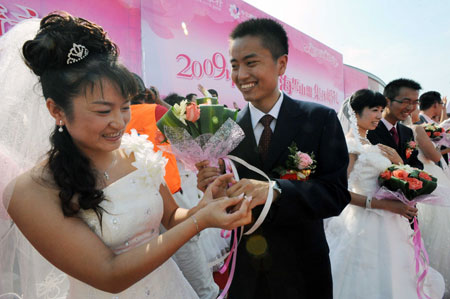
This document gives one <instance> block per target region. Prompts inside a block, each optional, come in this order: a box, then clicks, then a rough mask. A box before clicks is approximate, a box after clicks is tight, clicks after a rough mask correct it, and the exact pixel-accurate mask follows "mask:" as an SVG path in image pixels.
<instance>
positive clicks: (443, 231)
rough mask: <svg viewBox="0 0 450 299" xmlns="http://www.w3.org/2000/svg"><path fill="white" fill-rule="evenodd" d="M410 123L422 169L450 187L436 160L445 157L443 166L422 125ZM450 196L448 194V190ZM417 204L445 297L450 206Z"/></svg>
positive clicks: (448, 293)
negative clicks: (443, 282) (441, 277)
mask: <svg viewBox="0 0 450 299" xmlns="http://www.w3.org/2000/svg"><path fill="white" fill-rule="evenodd" d="M418 119H419V110H418V109H417V108H416V110H415V111H413V112H412V113H411V121H412V123H415V122H417V121H418ZM410 127H411V129H413V132H414V136H415V139H416V141H417V144H418V150H419V155H418V158H419V160H420V162H422V163H423V169H424V170H425V171H427V172H428V173H430V174H431V175H433V176H434V177H435V178H437V182H438V185H441V186H446V187H450V179H449V177H448V176H447V174H446V172H444V170H443V169H442V168H441V167H439V166H437V165H436V164H435V162H439V161H442V162H441V163H442V165H443V166H444V167H445V166H446V165H447V164H444V163H445V161H444V159H443V158H442V155H441V153H440V152H439V150H437V149H436V147H435V145H434V144H433V143H432V142H431V140H430V138H429V137H428V135H427V134H426V132H425V130H424V128H423V127H422V126H420V125H412V124H410ZM447 167H448V166H447ZM447 198H449V195H448V194H447ZM417 207H418V209H419V217H418V219H419V223H420V229H421V231H422V237H423V240H424V243H425V246H426V248H427V251H428V255H429V257H430V265H431V266H433V267H434V268H436V270H438V271H439V272H440V273H442V275H443V276H444V280H445V298H450V266H449V265H450V253H449V252H448V250H447V248H448V244H450V227H449V225H448V223H449V222H448V221H449V217H450V207H440V206H434V205H427V204H418V205H417Z"/></svg>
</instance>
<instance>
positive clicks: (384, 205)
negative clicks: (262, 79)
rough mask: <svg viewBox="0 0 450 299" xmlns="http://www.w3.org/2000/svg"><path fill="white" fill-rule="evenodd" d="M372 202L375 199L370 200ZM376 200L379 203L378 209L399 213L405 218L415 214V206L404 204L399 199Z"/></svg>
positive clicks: (416, 210) (410, 217)
mask: <svg viewBox="0 0 450 299" xmlns="http://www.w3.org/2000/svg"><path fill="white" fill-rule="evenodd" d="M374 202H375V201H372V203H374ZM377 202H378V203H379V204H380V209H383V210H386V211H390V212H392V213H395V214H399V215H401V216H403V217H405V218H408V219H412V218H413V217H415V216H417V212H418V209H417V208H415V207H411V206H408V205H405V204H404V203H402V202H401V201H395V200H377Z"/></svg>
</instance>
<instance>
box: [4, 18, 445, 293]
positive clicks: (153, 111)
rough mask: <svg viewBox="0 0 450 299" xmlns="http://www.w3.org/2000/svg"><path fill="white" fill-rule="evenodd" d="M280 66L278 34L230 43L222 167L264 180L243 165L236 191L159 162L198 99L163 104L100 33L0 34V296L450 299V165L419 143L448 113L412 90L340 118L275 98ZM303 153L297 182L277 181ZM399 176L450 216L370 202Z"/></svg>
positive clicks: (253, 33) (365, 98) (41, 26)
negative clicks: (416, 183)
mask: <svg viewBox="0 0 450 299" xmlns="http://www.w3.org/2000/svg"><path fill="white" fill-rule="evenodd" d="M288 52H289V48H288V37H287V34H286V32H285V30H284V28H283V27H282V26H281V25H280V24H279V23H277V22H275V21H273V20H270V19H251V20H248V21H245V22H243V23H240V24H239V25H238V26H236V28H235V29H234V30H233V31H232V32H231V34H230V58H231V60H230V61H231V67H232V70H231V77H232V80H233V82H234V83H235V84H236V87H237V88H238V89H239V91H240V92H241V93H242V96H243V98H244V99H245V100H246V101H247V102H248V104H246V105H245V106H244V107H241V108H240V107H238V106H237V104H236V102H234V106H235V107H234V108H235V109H238V110H239V114H238V117H237V119H236V122H237V124H238V125H239V126H240V127H241V128H242V130H243V131H244V133H245V137H244V139H243V140H242V142H241V143H240V144H239V145H238V146H237V147H236V148H235V149H234V150H233V151H232V152H231V153H230V154H232V155H234V156H236V157H238V158H240V159H242V160H243V161H245V162H246V163H248V164H250V165H252V166H254V167H256V168H258V169H260V170H262V171H263V172H264V173H265V174H266V175H267V176H268V177H269V178H270V181H267V180H266V179H265V178H264V177H263V176H261V175H260V174H258V173H255V172H254V171H252V170H251V169H249V168H248V167H247V166H245V165H244V164H242V165H241V164H238V165H236V169H235V172H237V174H238V175H239V178H240V180H236V179H235V177H234V176H233V175H232V174H225V169H224V167H222V166H223V161H219V163H218V164H219V165H220V166H219V167H214V166H212V165H215V164H216V163H211V161H206V160H205V161H202V162H199V163H198V164H197V165H196V167H197V172H194V171H192V170H190V169H187V168H186V167H185V166H184V165H183V163H182V162H181V161H180V160H179V159H178V158H177V157H176V156H175V155H173V154H171V153H170V151H164V152H163V151H161V149H160V148H159V146H160V141H159V140H158V134H157V126H156V123H157V121H158V120H159V119H161V117H162V116H163V115H164V114H165V113H166V112H167V111H168V109H171V107H172V106H174V105H175V104H180V103H181V101H183V100H187V101H188V102H195V101H196V99H197V98H198V97H199V96H198V95H197V94H196V93H188V94H186V96H181V95H178V94H176V93H171V94H169V95H167V96H165V97H163V98H161V95H160V93H159V91H158V89H157V87H155V86H150V87H147V86H146V85H145V83H144V82H143V80H142V79H141V78H140V77H139V76H138V75H137V74H133V73H131V72H130V71H128V69H127V68H126V67H125V66H123V65H121V64H120V63H119V62H118V49H117V46H116V45H115V44H114V42H113V41H111V40H110V39H109V38H108V37H107V35H106V33H105V31H104V30H103V29H102V27H100V26H99V25H97V24H94V23H92V22H90V21H88V20H84V19H82V18H78V17H75V16H71V15H69V14H67V13H62V12H61V13H52V14H49V15H48V16H46V17H44V18H43V19H42V20H37V19H34V20H28V21H24V22H22V23H20V24H18V25H16V26H15V27H14V28H13V29H11V30H10V31H9V32H8V33H7V34H5V35H4V36H2V37H1V38H0V62H1V64H0V65H1V68H0V73H1V75H2V78H4V79H3V81H2V83H0V85H1V90H2V92H3V94H4V97H3V102H4V106H3V109H2V110H3V112H2V113H1V114H0V116H1V117H0V128H1V130H0V131H2V132H4V133H2V135H0V162H1V163H0V169H1V173H2V178H0V192H1V193H2V194H3V200H2V202H3V205H1V207H0V298H183V299H184V298H217V297H220V298H224V297H227V298H231V299H239V298H243V299H244V298H245V299H248V298H327V299H328V298H341V299H348V298H373V299H388V298H392V299H397V298H399V299H406V298H408V299H409V298H450V253H449V252H448V250H447V249H448V246H447V245H448V244H450V225H449V222H448V219H449V217H450V198H449V197H450V195H449V194H450V192H449V191H450V171H449V169H448V157H447V156H448V153H449V152H450V149H448V148H445V147H436V145H435V144H434V143H433V142H432V140H431V139H430V137H429V136H428V135H427V133H426V131H425V130H424V127H423V124H424V123H430V124H439V125H440V126H442V127H443V128H446V129H447V128H449V127H450V120H449V119H448V115H447V111H446V104H447V99H446V97H441V95H440V94H439V93H438V92H436V91H428V92H424V93H422V94H421V95H420V97H419V94H420V91H421V89H422V88H421V86H420V84H419V83H417V82H415V81H414V80H410V79H403V78H402V79H397V80H393V81H391V82H389V83H388V84H387V85H386V86H385V88H384V92H383V94H381V93H379V92H374V91H371V90H368V89H361V90H358V91H356V92H355V93H354V94H353V95H352V96H351V97H350V98H349V99H346V100H345V101H344V102H343V105H342V107H341V109H340V111H339V113H338V114H337V113H336V112H335V111H334V110H333V109H331V108H328V107H325V106H323V105H320V104H316V103H311V102H305V101H301V100H296V99H292V98H290V97H289V96H288V95H286V94H284V93H282V92H281V91H280V90H279V86H278V78H279V76H281V75H283V74H284V73H285V71H286V68H287V64H288ZM198 91H199V92H200V97H215V98H218V97H219V94H218V92H217V91H216V90H214V89H206V88H205V87H203V86H202V85H198ZM239 108H240V109H239ZM411 142H413V143H414V144H415V145H416V147H414V148H412V149H411V147H410V144H411ZM293 146H295V148H296V149H297V150H298V151H299V152H297V153H299V154H305V153H307V155H306V156H308V157H309V158H310V164H309V167H310V168H309V172H307V173H306V174H305V175H304V177H295V178H286V177H284V176H280V174H279V169H280V167H285V166H286V165H287V166H288V167H289V163H288V164H287V163H286V162H287V161H289V159H291V158H292V157H291V154H292V153H291V152H290V150H291V149H292V148H293ZM214 162H217V161H214ZM392 164H396V165H409V166H411V167H416V168H418V169H423V170H425V171H426V172H427V173H429V174H431V175H432V176H434V177H436V178H437V184H438V188H436V190H435V191H434V193H433V194H434V195H435V196H437V197H440V198H441V199H442V200H441V202H442V203H444V204H443V205H444V207H442V206H433V205H426V204H418V205H415V206H413V205H406V204H404V203H402V202H401V201H395V200H387V199H382V198H377V197H376V195H375V194H376V191H377V190H378V189H379V185H378V176H379V175H380V173H382V172H383V171H384V170H385V169H386V168H387V167H389V166H390V165H392ZM288 170H289V169H288ZM270 196H272V197H270ZM445 205H446V206H445ZM261 215H265V219H264V221H263V222H262V223H261V225H260V226H259V227H258V229H256V231H255V232H253V233H252V234H245V235H244V234H243V231H245V230H246V229H247V225H250V224H252V223H254V222H255V219H259V218H260V216H261ZM414 218H417V219H418V222H419V224H420V229H421V234H422V237H423V240H424V244H425V246H424V247H425V249H426V252H428V257H429V265H428V263H425V265H422V266H420V267H419V266H418V265H417V264H416V262H417V258H418V254H419V255H420V252H419V253H418V252H417V246H416V244H414V243H413V235H414V234H415V232H414V231H413V229H412V226H411V221H412V219H414ZM231 230H234V231H233V234H232V235H228V234H224V232H226V231H231ZM422 249H423V248H422ZM230 251H232V252H230ZM227 253H230V254H231V255H230V257H231V256H232V257H233V258H232V262H231V263H232V264H233V266H232V267H228V269H227V272H226V273H225V281H220V283H219V279H218V277H220V275H219V274H218V270H219V268H220V267H221V266H223V265H224V264H227V263H228V262H225V261H224V259H225V257H226V255H227ZM428 257H427V259H428ZM419 268H420V269H419ZM230 269H231V270H230ZM422 274H423V277H422V276H421V275H422ZM222 278H223V277H222ZM227 279H228V280H227ZM223 289H225V290H224V291H223Z"/></svg>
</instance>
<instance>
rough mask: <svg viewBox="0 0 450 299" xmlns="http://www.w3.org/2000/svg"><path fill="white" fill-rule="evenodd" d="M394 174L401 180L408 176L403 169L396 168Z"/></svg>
mask: <svg viewBox="0 0 450 299" xmlns="http://www.w3.org/2000/svg"><path fill="white" fill-rule="evenodd" d="M392 175H393V176H395V177H396V178H399V179H401V180H406V179H407V178H408V173H407V172H406V171H404V170H402V169H397V170H394V171H393V172H392Z"/></svg>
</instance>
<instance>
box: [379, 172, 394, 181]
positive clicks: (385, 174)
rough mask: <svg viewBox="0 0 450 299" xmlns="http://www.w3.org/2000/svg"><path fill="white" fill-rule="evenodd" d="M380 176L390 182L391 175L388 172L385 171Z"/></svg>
mask: <svg viewBox="0 0 450 299" xmlns="http://www.w3.org/2000/svg"><path fill="white" fill-rule="evenodd" d="M380 176H381V177H382V178H383V179H385V180H390V179H391V176H392V173H391V172H390V171H389V170H385V171H383V173H382V174H380Z"/></svg>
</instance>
